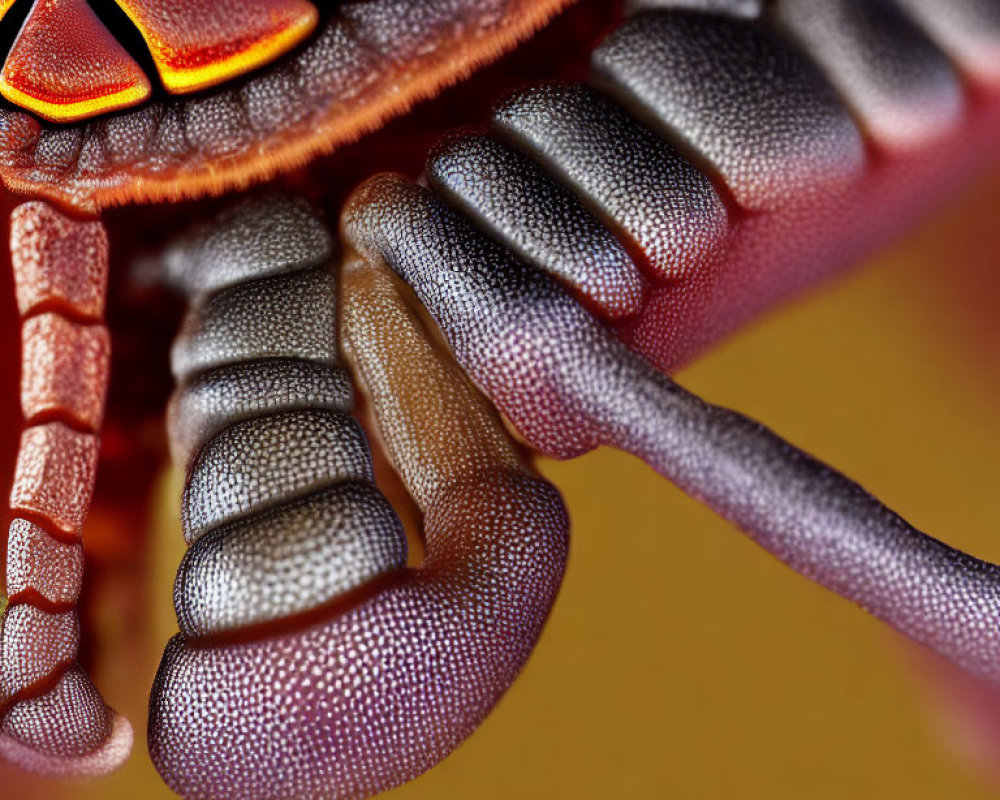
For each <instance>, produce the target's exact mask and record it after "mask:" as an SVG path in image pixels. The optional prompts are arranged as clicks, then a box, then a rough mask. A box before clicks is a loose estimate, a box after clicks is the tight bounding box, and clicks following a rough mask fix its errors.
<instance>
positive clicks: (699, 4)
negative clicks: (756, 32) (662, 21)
mask: <svg viewBox="0 0 1000 800" xmlns="http://www.w3.org/2000/svg"><path fill="white" fill-rule="evenodd" d="M653 9H655V10H665V9H682V10H686V11H701V12H704V13H706V14H729V15H730V16H733V17H742V18H743V19H756V18H757V17H759V16H760V15H761V13H762V12H763V10H764V0H625V13H626V14H634V13H636V12H639V11H649V10H653Z"/></svg>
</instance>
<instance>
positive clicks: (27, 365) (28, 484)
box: [0, 203, 132, 776]
mask: <svg viewBox="0 0 1000 800" xmlns="http://www.w3.org/2000/svg"><path fill="white" fill-rule="evenodd" d="M10 238H11V256H12V262H13V266H14V278H15V286H16V290H17V298H18V307H19V309H20V311H21V314H22V316H23V317H24V320H23V324H22V349H23V354H22V363H23V368H22V379H21V410H22V413H23V415H24V417H25V419H26V420H27V422H28V425H27V427H26V428H25V429H24V431H23V433H22V436H21V444H20V448H19V450H18V458H17V467H16V471H15V477H14V484H13V487H12V489H11V497H10V505H11V508H12V510H13V511H14V514H15V519H14V520H13V522H12V523H11V526H10V531H9V535H8V543H7V565H6V580H7V591H8V592H9V595H10V596H9V600H10V604H9V605H8V606H7V608H6V611H5V613H4V618H3V630H2V632H0V715H2V722H0V731H2V733H0V757H3V758H5V759H7V760H9V761H12V762H13V763H15V764H18V765H19V766H21V767H22V768H24V769H28V770H33V771H36V772H40V773H43V774H46V775H65V776H73V775H99V774H104V773H107V772H110V771H112V770H115V769H117V768H118V767H120V766H121V765H122V763H123V762H124V760H125V759H126V758H127V757H128V754H129V751H130V750H131V747H132V729H131V727H130V726H129V724H128V722H127V721H126V720H124V719H123V718H122V717H120V716H119V715H118V714H116V713H115V712H114V711H113V710H112V709H110V708H108V707H107V706H105V704H104V701H103V700H102V699H101V696H100V694H99V693H98V691H97V689H96V688H95V687H94V686H93V684H92V683H91V681H90V679H89V678H88V677H87V675H86V673H84V672H83V671H82V670H81V669H80V668H79V666H78V665H77V663H76V659H77V650H78V647H79V642H80V625H79V621H78V618H77V612H76V608H75V606H76V602H77V599H78V598H79V595H80V588H81V585H82V582H83V548H82V546H81V537H82V535H83V528H84V522H85V520H86V516H87V511H88V509H89V506H90V499H91V494H92V492H93V488H94V482H95V479H96V472H97V457H98V436H97V432H98V430H99V428H100V425H101V422H102V420H103V416H104V401H105V395H106V390H107V379H108V367H109V348H110V344H109V337H108V331H107V329H106V328H105V326H104V325H103V323H102V322H101V318H102V316H103V311H104V293H105V282H106V279H107V271H108V264H107V258H108V248H107V234H106V232H105V230H104V227H103V226H102V225H101V224H100V223H98V222H90V221H83V222H81V221H77V220H73V219H71V218H69V217H66V216H64V215H63V214H61V213H60V212H58V211H56V210H55V209H53V208H51V207H49V206H47V205H45V204H44V203H26V204H24V205H22V206H20V207H18V208H17V209H15V211H14V213H13V214H12V215H11V237H10ZM17 515H23V516H17Z"/></svg>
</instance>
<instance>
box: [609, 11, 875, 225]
mask: <svg viewBox="0 0 1000 800" xmlns="http://www.w3.org/2000/svg"><path fill="white" fill-rule="evenodd" d="M591 61H592V65H593V70H594V79H595V80H596V81H598V82H599V83H600V85H601V86H602V87H604V88H605V89H606V90H607V91H609V92H611V93H613V94H614V95H615V96H616V97H618V98H619V99H620V100H621V101H622V102H623V103H625V105H626V106H628V107H630V108H633V109H635V110H636V111H637V112H641V113H642V114H643V118H644V119H645V120H647V122H648V123H649V124H650V125H653V126H654V127H655V128H657V129H658V130H659V131H660V132H661V133H662V134H663V135H665V136H668V137H674V138H677V139H680V140H682V141H684V142H685V143H686V146H688V147H690V148H691V149H692V150H694V151H695V152H696V153H698V154H700V155H701V157H702V158H704V159H705V160H706V161H707V163H708V164H710V165H711V166H712V167H713V168H714V169H715V170H717V171H718V172H719V174H720V175H721V177H722V179H723V180H724V181H725V182H726V184H727V185H728V186H729V189H730V190H731V191H732V193H733V196H734V197H735V198H736V200H737V202H739V203H740V204H741V205H743V206H744V207H746V208H749V209H752V210H768V209H777V208H780V207H782V206H788V205H792V204H800V203H802V202H804V196H806V195H810V194H820V195H822V194H826V193H828V192H830V191H831V190H832V189H833V188H836V187H838V186H842V185H844V184H847V183H849V182H851V181H853V180H855V179H856V178H857V177H858V176H859V175H860V174H861V172H862V170H863V169H864V166H865V151H864V144H863V142H862V139H861V135H860V133H859V131H858V129H857V127H856V126H855V124H854V122H853V121H852V120H851V118H850V116H849V115H848V113H847V111H846V110H845V109H844V107H843V105H842V104H841V102H840V100H839V99H838V97H837V95H836V93H835V92H834V91H833V89H832V87H831V86H830V85H829V83H828V82H827V81H826V79H825V78H824V77H823V76H822V75H821V74H820V73H819V72H818V71H817V69H816V68H815V67H814V66H813V65H812V64H810V63H808V62H807V61H806V60H805V59H804V58H803V57H801V56H799V55H798V54H797V53H795V52H794V51H793V50H792V49H791V48H790V47H789V46H788V45H786V44H785V43H783V42H782V41H781V40H780V39H778V38H777V37H776V36H774V35H772V34H770V33H768V32H767V31H764V30H762V29H761V28H758V27H756V26H755V25H752V24H748V23H745V22H742V21H740V20H734V19H730V18H727V17H719V16H709V15H703V14H692V13H685V12H669V11H665V12H647V13H642V14H637V15H635V16H633V17H631V18H630V19H628V20H626V21H625V22H624V23H623V24H622V25H621V26H620V27H619V28H618V29H617V30H615V31H614V32H613V33H612V34H611V35H610V36H608V38H607V39H606V40H605V41H604V42H603V43H602V44H601V45H600V46H599V47H598V48H597V49H595V50H594V52H593V53H592V55H591Z"/></svg>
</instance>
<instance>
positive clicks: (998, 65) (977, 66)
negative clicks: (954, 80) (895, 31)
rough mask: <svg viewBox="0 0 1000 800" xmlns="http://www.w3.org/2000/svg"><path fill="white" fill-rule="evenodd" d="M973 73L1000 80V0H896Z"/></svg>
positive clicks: (982, 78) (995, 81) (989, 80)
mask: <svg viewBox="0 0 1000 800" xmlns="http://www.w3.org/2000/svg"><path fill="white" fill-rule="evenodd" d="M896 2H897V3H898V4H899V5H900V6H901V7H902V8H903V9H904V10H905V11H906V12H907V13H908V14H910V15H912V16H913V18H914V19H915V20H916V21H917V22H919V23H920V25H922V26H923V27H924V28H925V29H926V30H927V33H928V34H930V36H931V37H932V38H933V39H935V41H937V43H938V44H939V45H941V47H942V48H943V49H944V50H945V51H946V52H947V53H948V55H950V56H951V58H952V59H953V60H954V61H955V62H956V63H957V64H959V65H960V66H961V68H962V69H963V70H964V71H965V72H966V73H967V74H969V75H971V76H973V77H974V78H976V79H977V80H980V81H982V82H984V83H988V84H993V85H996V84H998V83H1000V0H896Z"/></svg>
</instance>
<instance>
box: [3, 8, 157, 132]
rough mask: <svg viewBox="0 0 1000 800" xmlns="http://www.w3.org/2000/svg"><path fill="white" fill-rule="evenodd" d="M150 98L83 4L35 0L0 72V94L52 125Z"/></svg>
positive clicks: (138, 73)
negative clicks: (52, 123)
mask: <svg viewBox="0 0 1000 800" xmlns="http://www.w3.org/2000/svg"><path fill="white" fill-rule="evenodd" d="M12 2H13V0H4V1H3V4H2V5H0V14H2V13H3V12H6V10H7V9H8V8H9V6H10V5H11V4H12ZM149 93H150V83H149V79H148V78H147V77H146V75H145V74H144V73H143V71H142V68H141V67H140V66H139V65H138V64H137V63H136V62H135V60H134V59H133V58H132V57H131V56H130V55H129V54H128V53H127V52H126V51H125V49H124V48H123V47H122V46H121V45H120V44H118V42H117V41H115V39H114V37H113V36H112V35H111V33H110V32H109V31H108V30H107V28H105V27H104V25H103V24H101V21H100V20H99V19H98V18H97V15H96V14H94V12H93V11H92V10H91V8H90V6H89V5H87V3H86V1H85V0H36V2H35V5H34V6H33V7H32V9H31V12H30V13H29V14H28V18H27V19H26V20H25V22H24V26H23V27H22V28H21V32H20V33H19V34H18V37H17V40H16V41H15V42H14V46H13V48H12V49H11V51H10V55H9V56H8V57H7V62H6V63H5V64H4V66H3V70H2V72H0V94H2V95H3V96H4V97H5V98H7V99H8V100H10V101H11V102H12V103H14V104H16V105H19V106H21V107H22V108H27V109H29V110H30V111H33V112H34V113H36V114H37V115H38V116H40V117H42V118H44V119H47V120H50V121H52V122H73V121H75V120H79V119H84V118H86V117H93V116H96V115H98V114H104V113H106V112H109V111H115V110H117V109H121V108H128V107H129V106H134V105H137V104H139V103H141V102H142V101H143V100H145V99H146V98H147V97H149Z"/></svg>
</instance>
